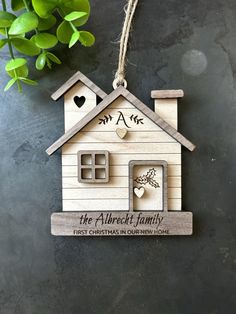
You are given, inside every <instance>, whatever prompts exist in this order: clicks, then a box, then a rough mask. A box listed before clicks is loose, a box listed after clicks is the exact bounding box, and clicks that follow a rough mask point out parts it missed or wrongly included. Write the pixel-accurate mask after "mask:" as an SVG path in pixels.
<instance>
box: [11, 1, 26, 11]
mask: <svg viewBox="0 0 236 314" xmlns="http://www.w3.org/2000/svg"><path fill="white" fill-rule="evenodd" d="M24 7H25V5H24V2H23V0H11V8H12V10H13V11H18V10H21V9H23V8H24Z"/></svg>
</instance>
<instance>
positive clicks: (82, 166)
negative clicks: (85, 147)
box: [78, 151, 109, 183]
mask: <svg viewBox="0 0 236 314" xmlns="http://www.w3.org/2000/svg"><path fill="white" fill-rule="evenodd" d="M78 180H79V182H84V183H91V182H98V183H99V182H108V181H109V153H108V151H79V152H78Z"/></svg>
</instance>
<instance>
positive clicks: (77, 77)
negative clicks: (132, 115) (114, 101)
mask: <svg viewBox="0 0 236 314" xmlns="http://www.w3.org/2000/svg"><path fill="white" fill-rule="evenodd" d="M79 81H81V82H82V83H83V84H84V85H86V86H87V87H88V88H90V89H91V90H92V91H93V92H94V93H95V94H96V95H98V96H99V97H100V98H102V99H103V98H105V97H106V95H107V94H106V93H105V92H104V91H103V90H102V89H101V88H100V87H98V86H97V85H96V84H94V83H93V82H92V81H91V80H90V79H89V78H87V76H85V75H84V74H83V73H81V72H80V71H78V72H76V73H75V74H74V75H73V76H72V77H71V78H70V79H69V80H68V81H66V82H65V83H64V84H63V85H62V86H61V87H59V88H58V90H56V91H55V92H54V93H53V94H52V95H51V97H52V99H53V100H58V99H59V98H60V97H61V96H63V95H64V94H65V93H66V92H67V91H68V90H69V89H70V88H71V87H73V86H74V85H75V84H76V83H77V82H79Z"/></svg>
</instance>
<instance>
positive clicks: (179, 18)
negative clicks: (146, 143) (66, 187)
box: [0, 0, 236, 314]
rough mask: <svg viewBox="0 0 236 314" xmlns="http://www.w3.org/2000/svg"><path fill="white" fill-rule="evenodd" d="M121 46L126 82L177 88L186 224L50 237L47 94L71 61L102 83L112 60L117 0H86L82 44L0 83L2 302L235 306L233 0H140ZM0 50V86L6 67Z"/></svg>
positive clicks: (58, 106)
mask: <svg viewBox="0 0 236 314" xmlns="http://www.w3.org/2000/svg"><path fill="white" fill-rule="evenodd" d="M140 3H141V4H140V6H139V8H138V10H137V15H136V22H135V25H134V31H133V34H132V44H131V49H130V52H129V62H128V67H127V72H128V73H127V79H128V83H129V89H130V91H131V92H133V93H134V94H136V95H137V96H138V97H139V98H140V99H141V100H143V101H144V102H145V103H146V104H147V105H148V106H150V107H152V106H153V102H152V100H151V99H150V91H151V90H152V89H158V88H164V89H165V88H168V89H169V88H183V89H184V91H185V93H186V97H185V98H184V99H183V100H182V101H181V103H180V107H179V109H180V110H179V120H180V131H182V132H183V134H185V135H186V136H187V137H188V138H190V139H191V140H192V141H193V142H194V143H196V144H197V145H198V149H197V150H196V151H195V152H194V153H190V152H188V151H186V150H184V152H183V195H184V200H183V207H184V209H186V210H191V211H193V213H194V220H195V221H194V236H193V237H179V238H177V237H172V238H131V239H128V238H86V239H83V238H60V237H59V238H55V237H52V236H51V235H50V214H51V213H52V212H54V211H60V210H61V167H60V154H59V152H58V153H56V154H55V155H54V156H52V157H51V158H49V157H47V156H46V154H45V153H44V150H45V149H46V148H47V147H48V146H49V145H50V144H51V143H52V142H53V141H54V140H55V139H57V138H58V137H59V136H60V135H61V134H62V132H63V106H62V105H63V103H62V101H59V102H57V103H54V102H53V101H52V100H50V94H51V93H52V92H53V91H54V90H55V89H56V88H57V87H59V86H60V85H61V84H62V83H63V82H64V81H65V80H66V79H68V78H69V77H70V76H71V75H72V74H73V73H74V72H75V71H76V70H78V69H79V70H81V71H82V72H83V73H85V74H87V75H88V77H89V78H91V79H92V80H93V81H94V82H95V83H97V84H98V85H99V86H101V87H102V88H103V89H104V90H105V91H106V92H110V91H111V90H112V88H111V83H112V78H113V73H114V70H115V68H116V62H117V55H118V46H117V45H116V44H114V42H115V41H116V40H117V38H118V35H119V33H120V31H121V24H122V19H123V11H122V5H123V4H124V1H115V0H113V1H105V0H100V1H98V0H97V1H92V16H91V20H90V23H89V25H88V28H89V29H90V30H92V31H93V32H94V33H95V34H96V37H97V43H96V45H95V46H94V47H93V48H91V49H84V48H81V47H75V48H73V49H71V50H60V51H58V55H59V56H60V58H61V59H62V60H63V65H62V66H58V67H57V68H56V69H55V71H53V72H49V71H48V72H47V73H46V75H45V74H44V73H32V74H33V76H35V77H38V80H39V83H40V85H39V86H38V87H37V88H30V87H29V88H25V89H24V91H25V92H24V94H22V95H19V94H18V93H17V92H16V91H15V90H11V91H10V92H9V93H5V94H3V93H2V92H1V96H0V97H1V106H0V115H1V116H0V117H1V122H0V131H1V132H0V143H1V146H0V147H1V149H0V152H1V161H0V178H1V180H0V200H1V201H0V209H1V216H0V313H1V314H13V313H16V314H42V313H43V314H54V313H55V314H74V313H81V314H84V313H89V314H90V313H91V314H93V313H96V314H97V313H99V314H100V313H101V314H105V313H117V314H118V313H119V314H121V313H129V314H130V313H131V314H139V313H140V314H152V313H161V314H189V313H197V314H198V313H201V314H213V313H214V314H215V313H220V314H221V313H227V314H231V313H235V308H236V304H235V303H236V298H235V282H236V281H235V264H236V257H235V212H236V208H235V203H236V201H235V193H234V191H235V177H236V172H235V171H236V167H235V157H236V149H235V137H236V131H235V121H236V120H235V118H236V92H235V73H236V4H235V1H234V0H227V1H218V0H217V1H211V0H199V1H187V0H181V1H180V0H175V1H173V0H171V1H160V0H158V1H155V0H152V1H151V0H150V1H140ZM7 58H8V55H7V51H6V50H4V51H3V52H1V60H0V64H1V78H2V79H1V82H0V85H1V86H0V88H1V90H2V89H3V85H4V84H5V81H6V79H7V77H6V76H5V74H4V71H3V69H4V63H5V61H6V60H7Z"/></svg>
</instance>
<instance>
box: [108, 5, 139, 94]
mask: <svg viewBox="0 0 236 314" xmlns="http://www.w3.org/2000/svg"><path fill="white" fill-rule="evenodd" d="M137 4H138V0H128V3H127V9H126V10H125V20H124V24H123V29H122V34H121V38H120V52H119V61H118V68H117V71H116V74H115V79H114V81H113V84H112V85H113V88H114V89H116V88H117V87H118V86H120V85H122V86H124V87H125V88H126V87H127V81H126V80H125V59H126V52H127V48H128V41H129V34H130V28H131V23H132V19H133V16H134V12H135V9H136V7H137Z"/></svg>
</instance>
